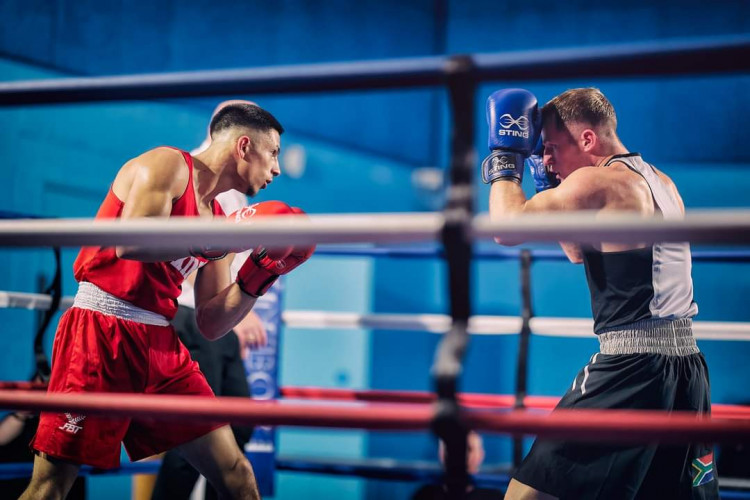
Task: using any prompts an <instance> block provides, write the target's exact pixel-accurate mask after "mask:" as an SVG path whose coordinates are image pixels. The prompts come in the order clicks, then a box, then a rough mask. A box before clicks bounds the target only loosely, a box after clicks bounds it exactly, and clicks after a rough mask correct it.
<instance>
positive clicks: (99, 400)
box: [0, 390, 750, 443]
mask: <svg viewBox="0 0 750 500" xmlns="http://www.w3.org/2000/svg"><path fill="white" fill-rule="evenodd" d="M0 408H17V409H28V410H42V411H67V412H72V413H79V414H80V413H85V414H87V415H93V414H98V415H107V416H132V415H139V416H145V417H161V418H165V419H169V418H172V419H175V418H181V419H185V418H189V419H191V420H196V421H231V422H238V423H239V422H248V423H249V422H253V423H257V424H266V425H293V426H305V427H345V428H357V429H391V430H417V429H427V428H429V426H430V422H431V420H432V417H433V411H434V410H433V406H432V405H429V404H385V403H369V404H360V405H357V406H345V405H344V406H342V405H331V404H326V405H323V404H320V405H312V404H292V403H283V402H276V401H265V402H259V401H254V400H252V399H248V398H230V397H218V398H207V397H196V396H164V395H143V394H122V393H118V394H102V393H87V394H69V393H65V394H58V393H55V394H40V393H38V392H35V391H8V390H4V391H0ZM464 419H465V421H466V423H467V424H468V426H469V427H471V428H474V429H477V430H484V431H493V432H503V433H511V434H535V435H539V436H543V437H556V438H565V439H570V438H574V439H582V440H596V441H618V442H627V443H630V442H636V441H641V442H649V441H656V440H658V441H662V442H687V441H694V440H700V441H727V442H736V441H738V440H744V441H750V419H741V420H740V419H736V420H721V419H716V418H706V417H698V416H696V415H694V414H685V413H679V412H676V413H672V414H669V415H665V414H664V412H657V411H624V410H558V411H556V412H554V413H551V414H538V413H534V412H533V411H526V410H522V411H519V410H517V411H512V412H504V413H500V412H497V411H492V410H486V409H484V410H481V409H477V410H468V411H466V412H465V413H464Z"/></svg>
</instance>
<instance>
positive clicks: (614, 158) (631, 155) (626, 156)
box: [604, 153, 653, 168]
mask: <svg viewBox="0 0 750 500" xmlns="http://www.w3.org/2000/svg"><path fill="white" fill-rule="evenodd" d="M633 156H641V153H620V154H619V155H614V156H612V158H610V159H609V160H607V163H605V164H604V166H605V167H608V166H609V165H610V164H611V163H612V162H613V161H617V160H618V159H619V158H631V157H633ZM652 168H653V167H652Z"/></svg>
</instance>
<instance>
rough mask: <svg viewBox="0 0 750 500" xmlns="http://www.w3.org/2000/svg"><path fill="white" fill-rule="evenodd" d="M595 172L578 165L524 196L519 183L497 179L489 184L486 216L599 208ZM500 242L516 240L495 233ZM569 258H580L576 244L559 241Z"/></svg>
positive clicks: (598, 191) (601, 201) (580, 254)
mask: <svg viewBox="0 0 750 500" xmlns="http://www.w3.org/2000/svg"><path fill="white" fill-rule="evenodd" d="M596 174H597V172H596V171H595V169H593V168H582V169H579V170H577V171H576V172H574V173H573V174H571V175H570V176H569V178H568V179H566V181H565V182H562V183H561V184H560V185H559V186H558V187H556V188H554V189H548V190H546V191H542V192H541V193H538V194H536V195H535V196H533V197H532V198H530V199H527V198H526V195H525V194H524V192H523V190H522V189H521V186H519V185H518V184H516V183H515V182H508V181H499V182H495V183H494V184H492V186H491V188H490V218H491V219H492V220H493V221H495V220H499V219H502V218H504V217H509V216H513V215H516V214H528V213H543V212H559V211H569V210H586V209H595V208H601V207H602V205H603V198H602V196H601V189H600V188H601V186H600V184H599V179H598V176H597V175H596ZM495 241H497V242H498V243H500V244H504V245H507V244H518V243H521V242H520V241H513V242H508V241H505V240H503V238H502V237H496V238H495ZM560 246H561V247H562V249H563V251H564V252H565V254H566V255H567V256H568V259H570V261H571V262H574V263H581V262H583V253H582V251H581V248H580V245H578V244H576V243H570V242H560Z"/></svg>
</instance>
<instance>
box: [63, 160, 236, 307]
mask: <svg viewBox="0 0 750 500" xmlns="http://www.w3.org/2000/svg"><path fill="white" fill-rule="evenodd" d="M175 149H176V148H175ZM178 151H180V153H182V156H183V157H184V158H185V162H186V163H187V167H188V170H189V177H188V184H187V187H186V188H185V192H184V193H182V196H180V197H179V198H178V199H177V200H176V201H175V202H174V203H173V204H172V212H171V213H170V216H171V217H198V216H199V214H198V204H197V202H196V200H195V190H194V188H193V158H192V157H191V156H190V154H189V153H186V152H185V151H181V150H178ZM212 204H213V213H214V216H216V215H224V212H223V211H222V210H221V206H220V205H219V204H218V203H216V202H215V201H214V202H212ZM123 205H124V203H123V202H122V201H121V200H120V199H118V198H117V196H115V193H114V192H113V191H112V188H111V187H110V189H109V192H108V193H107V196H106V198H104V202H102V205H101V206H100V207H99V212H97V214H96V218H97V219H116V218H118V217H120V215H121V214H122V207H123ZM205 263H206V261H205V260H203V259H197V258H195V257H184V258H181V259H178V260H175V261H173V262H139V261H136V260H125V259H119V258H117V255H116V253H115V248H114V247H83V248H81V251H80V252H79V254H78V257H77V258H76V261H75V263H74V264H73V273H74V275H75V278H76V281H78V282H79V283H80V282H82V281H88V282H89V283H93V284H94V285H96V286H98V287H99V288H101V289H102V290H104V291H105V292H107V293H110V294H112V295H114V296H115V297H119V298H120V299H122V300H126V301H128V302H130V303H131V304H133V305H135V306H138V307H140V308H142V309H146V310H148V311H152V312H155V313H158V314H161V315H163V316H165V317H166V318H167V319H172V318H173V317H174V315H175V313H176V312H177V297H179V296H180V287H181V285H182V282H183V280H184V279H185V278H186V277H187V276H188V275H190V273H192V272H193V271H195V270H196V269H198V268H199V267H201V266H202V265H203V264H205Z"/></svg>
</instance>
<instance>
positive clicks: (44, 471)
mask: <svg viewBox="0 0 750 500" xmlns="http://www.w3.org/2000/svg"><path fill="white" fill-rule="evenodd" d="M283 131H284V129H283V127H282V126H281V124H280V123H279V122H278V121H277V120H276V118H274V117H273V116H272V115H271V114H270V113H268V112H267V111H265V110H263V109H262V108H260V107H258V106H255V105H251V104H242V103H238V104H233V105H230V106H227V107H225V108H224V109H222V110H221V111H219V112H218V113H217V114H216V116H215V117H214V118H213V119H212V121H211V124H210V133H211V138H212V142H211V146H210V147H209V148H208V149H206V150H205V151H203V152H201V153H199V154H197V155H196V156H195V157H192V156H191V155H190V154H188V153H186V152H183V151H180V150H178V149H174V148H167V147H161V148H156V149H153V150H151V151H147V152H146V153H144V154H142V155H140V156H138V157H137V158H134V159H132V160H130V161H128V162H127V163H126V164H125V165H124V166H123V167H122V168H121V169H120V170H119V172H118V173H117V176H116V177H115V180H114V182H113V183H112V185H111V188H110V190H109V192H108V194H107V196H106V198H105V199H104V202H103V203H102V205H101V207H100V209H99V212H98V214H97V218H123V219H129V218H136V217H167V216H169V217H215V216H223V213H222V211H221V208H220V207H219V205H218V204H217V203H215V202H214V197H215V196H216V195H217V194H219V193H222V192H224V191H227V190H229V189H237V190H239V191H241V192H244V193H247V194H248V195H249V196H253V195H255V194H256V193H257V192H258V191H259V190H261V189H264V188H266V187H267V186H268V185H269V184H270V183H271V182H272V181H273V178H274V177H275V176H277V175H279V174H280V173H281V171H280V167H279V160H278V158H279V152H280V149H281V145H280V144H281V142H280V136H281V134H282V133H283ZM299 212H301V211H300V210H299V209H296V208H292V207H289V206H287V205H286V204H284V203H282V202H277V201H272V202H265V203H258V204H256V205H253V206H252V207H251V209H248V208H245V209H243V210H242V211H240V212H238V213H237V214H236V215H235V214H233V218H234V219H235V220H244V219H247V218H249V217H257V216H263V215H274V214H291V213H299ZM313 250H314V248H289V249H286V250H283V251H279V250H274V251H272V252H267V251H266V250H265V249H261V248H256V249H255V250H254V251H253V253H252V255H251V257H250V258H248V259H247V261H246V262H245V264H244V265H243V266H242V268H241V269H240V270H239V272H238V274H237V279H236V281H235V282H231V281H230V273H229V262H230V260H229V259H224V258H223V257H224V256H225V255H224V254H222V253H220V252H216V251H209V250H205V249H203V250H201V249H191V250H188V249H185V250H182V251H177V250H175V251H155V250H150V249H148V248H140V247H135V246H118V247H84V248H82V249H81V252H80V253H79V255H78V258H77V259H76V262H75V264H74V273H75V277H76V280H77V281H78V282H79V289H78V293H77V294H76V298H75V301H74V304H73V307H72V308H71V309H69V310H68V311H67V312H66V313H65V314H64V315H63V317H62V318H61V320H60V324H59V325H58V329H57V333H56V336H55V343H54V347H53V358H52V359H53V363H52V376H51V379H50V383H49V391H50V392H69V393H71V392H131V393H132V392H136V393H145V394H181V395H186V394H190V395H202V396H213V392H212V391H211V389H210V388H209V386H208V383H207V382H206V379H205V377H204V376H203V374H202V373H201V372H200V370H199V369H198V366H197V364H196V363H195V362H193V361H192V360H191V359H190V355H189V353H188V351H187V350H186V349H185V347H184V346H183V345H182V343H180V341H179V339H178V337H177V335H176V334H175V332H174V329H173V328H172V327H171V326H170V324H169V320H170V319H172V317H173V316H174V315H175V312H176V310H177V301H176V299H177V297H178V296H179V295H180V285H181V283H182V281H183V279H184V278H185V276H187V275H189V274H190V273H191V272H193V271H195V270H196V269H198V272H197V277H196V281H195V303H196V319H197V323H198V326H199V328H200V330H201V333H202V334H203V335H204V336H205V337H206V338H208V339H218V338H220V337H221V336H223V335H224V334H226V333H227V332H229V331H230V330H231V329H232V327H233V326H235V324H237V323H238V322H239V321H240V320H241V319H242V318H243V317H244V316H245V315H246V314H247V313H248V311H250V309H251V308H252V307H253V304H254V303H255V301H256V299H257V298H258V296H260V295H262V294H263V293H264V292H265V291H266V290H268V288H269V287H270V286H271V284H272V283H273V282H274V281H275V280H276V278H278V275H279V274H283V273H286V272H289V271H290V270H292V269H294V268H295V267H297V266H298V265H300V264H301V263H303V262H304V261H305V260H307V259H308V258H309V257H310V255H312V252H313ZM120 443H123V444H124V445H125V449H126V451H127V452H128V455H129V456H130V458H131V460H139V459H142V458H145V457H148V456H151V455H154V454H157V453H160V452H162V451H165V450H168V449H172V448H175V449H177V450H178V451H179V452H180V453H181V454H182V455H183V456H184V457H185V458H186V460H188V461H189V462H190V463H191V464H192V465H193V466H194V467H195V468H196V469H198V470H199V471H200V472H201V473H202V474H203V475H204V476H205V477H206V478H207V479H208V480H209V481H210V482H211V484H212V485H213V486H214V487H215V488H216V490H217V491H218V492H219V494H220V495H221V496H222V497H230V498H243V499H245V498H249V499H250V498H252V499H254V498H259V493H258V489H257V485H256V482H255V477H254V474H253V469H252V466H251V465H250V463H249V462H248V460H247V459H246V458H245V456H244V455H243V453H242V451H241V450H240V449H239V447H238V446H237V443H236V442H235V440H234V437H233V435H232V432H231V430H230V428H229V425H205V424H198V425H196V424H189V423H181V422H176V423H169V425H165V423H164V422H157V421H153V420H150V419H139V418H137V417H133V418H107V417H101V416H96V415H90V416H89V415H85V414H83V415H81V414H72V413H42V415H41V420H40V424H39V430H38V432H37V434H36V436H35V437H34V440H33V441H32V447H33V448H34V450H35V452H36V458H35V462H34V471H33V474H32V478H31V483H30V485H29V487H28V489H27V490H26V492H25V493H24V495H23V496H22V497H21V498H28V499H31V498H33V499H39V498H64V497H65V495H66V494H67V492H68V490H69V488H70V487H71V485H72V483H73V481H74V479H75V478H76V476H77V474H78V469H79V467H80V465H81V464H88V465H92V466H94V467H99V468H112V467H117V466H118V465H119V458H120Z"/></svg>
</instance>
